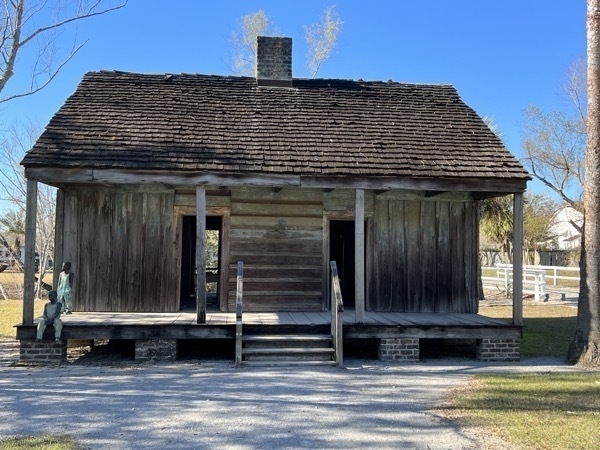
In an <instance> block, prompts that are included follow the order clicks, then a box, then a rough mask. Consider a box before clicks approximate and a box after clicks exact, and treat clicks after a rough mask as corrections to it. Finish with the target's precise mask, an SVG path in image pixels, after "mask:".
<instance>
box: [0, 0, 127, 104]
mask: <svg viewBox="0 0 600 450" xmlns="http://www.w3.org/2000/svg"><path fill="white" fill-rule="evenodd" d="M1 4H2V12H1V13H0V14H1V15H0V55H1V58H0V93H2V92H4V89H5V87H6V86H7V83H8V82H9V80H10V79H11V78H12V77H13V76H15V74H17V75H18V76H19V78H20V79H23V78H24V77H30V83H29V89H26V90H25V91H23V92H17V93H11V94H10V95H5V96H4V95H2V96H0V103H4V102H7V101H9V100H12V99H15V98H19V97H24V96H27V95H32V94H35V93H36V92H38V91H40V90H42V89H44V88H45V87H46V86H48V84H50V82H52V80H53V79H54V78H55V77H56V75H57V74H58V73H59V72H60V70H61V69H62V68H63V67H64V66H65V64H67V63H68V62H69V61H70V60H71V59H72V58H73V56H75V54H76V53H77V52H78V51H79V50H80V49H81V48H82V47H83V46H84V45H85V42H82V43H77V42H75V43H74V44H73V47H72V48H71V49H70V51H69V52H68V53H67V54H66V55H64V56H63V57H62V58H59V57H58V56H57V47H56V45H55V44H56V38H57V33H58V32H60V31H61V30H62V29H64V28H65V27H66V26H68V25H69V24H71V23H73V22H77V21H79V20H82V19H86V18H89V17H94V16H99V15H102V14H106V13H108V12H110V11H114V10H117V9H120V8H122V7H123V6H125V5H126V4H127V0H122V1H120V2H119V3H117V4H114V5H113V6H106V7H105V4H106V2H105V1H103V0H79V1H78V2H72V3H69V2H65V3H64V4H63V2H62V1H59V2H48V1H46V0H39V1H35V0H31V1H28V0H2V3H1ZM46 18H47V19H48V22H45V21H44V20H45V19H46ZM29 46H35V56H34V57H33V58H34V62H33V66H32V67H31V68H30V69H27V70H29V72H28V73H27V74H21V73H18V71H19V70H18V69H19V63H18V56H19V55H21V53H22V52H23V51H24V50H25V49H26V48H27V47H29Z"/></svg>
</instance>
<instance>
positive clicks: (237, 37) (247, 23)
mask: <svg viewBox="0 0 600 450" xmlns="http://www.w3.org/2000/svg"><path fill="white" fill-rule="evenodd" d="M342 23H343V22H342V21H341V20H340V19H339V17H338V14H337V13H336V12H335V9H334V6H330V7H329V8H327V9H326V10H325V14H324V17H323V19H322V21H321V22H317V23H314V24H313V25H311V26H309V27H306V30H305V37H306V42H307V44H308V55H309V61H308V67H309V70H310V74H311V77H313V78H314V77H315V75H316V74H317V72H318V70H319V68H320V67H321V64H323V62H324V61H325V60H327V59H328V58H329V57H330V56H331V52H332V51H333V49H334V48H335V45H336V43H337V39H338V35H339V33H340V31H341V29H342ZM277 34H281V33H279V31H278V30H277V28H276V27H275V26H274V25H273V24H272V23H271V21H270V20H269V16H268V15H267V14H266V13H265V12H264V11H263V10H259V11H257V12H255V13H251V14H247V15H245V16H243V17H242V23H241V30H240V31H238V32H234V33H233V34H232V38H231V45H232V47H233V51H234V55H233V61H232V69H233V72H234V73H236V74H238V75H245V76H255V75H256V46H257V39H256V38H257V37H258V36H275V35H277Z"/></svg>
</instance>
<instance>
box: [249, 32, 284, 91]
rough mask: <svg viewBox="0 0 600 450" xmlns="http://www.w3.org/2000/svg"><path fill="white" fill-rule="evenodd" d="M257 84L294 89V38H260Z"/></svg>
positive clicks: (257, 54)
mask: <svg viewBox="0 0 600 450" xmlns="http://www.w3.org/2000/svg"><path fill="white" fill-rule="evenodd" d="M256 84H258V85H259V86H279V87H292V38H285V37H267V36H258V38H257V48H256Z"/></svg>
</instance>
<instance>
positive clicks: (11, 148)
mask: <svg viewBox="0 0 600 450" xmlns="http://www.w3.org/2000/svg"><path fill="white" fill-rule="evenodd" d="M39 134H40V127H39V126H36V125H35V124H31V123H29V124H27V125H22V126H16V125H15V126H13V127H12V128H10V130H8V132H7V133H5V134H4V138H3V141H2V142H1V144H0V147H1V148H2V151H1V152H0V187H1V188H2V189H3V190H4V192H5V193H6V195H7V197H8V198H9V200H10V201H11V202H12V204H13V205H14V208H15V210H14V212H15V214H16V215H17V216H20V217H24V216H25V209H26V200H27V190H26V186H27V182H26V179H25V172H24V170H23V167H22V166H21V165H20V164H19V162H20V161H21V159H22V158H23V155H24V154H25V152H26V151H27V150H29V149H30V148H31V146H32V145H33V143H34V142H35V141H36V139H37V138H38V136H39ZM55 214H56V190H55V189H54V188H53V187H51V186H48V185H44V184H43V185H40V186H39V189H38V211H37V219H36V228H37V233H36V236H37V238H36V246H35V247H36V252H37V253H38V255H39V271H40V276H39V278H38V289H37V292H38V295H39V293H41V288H42V285H43V278H44V274H45V271H46V268H47V266H48V264H47V262H48V260H49V259H50V258H51V255H52V254H53V252H54V248H53V247H54V220H55ZM16 251H18V249H16Z"/></svg>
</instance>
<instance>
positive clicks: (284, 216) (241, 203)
mask: <svg viewBox="0 0 600 450" xmlns="http://www.w3.org/2000/svg"><path fill="white" fill-rule="evenodd" d="M229 253H230V260H229V263H230V266H229V283H228V284H229V286H228V290H229V296H228V310H230V311H234V310H235V285H236V278H235V274H236V270H235V265H236V264H237V261H240V260H241V261H243V262H244V310H245V311H320V310H321V309H322V305H323V299H322V296H323V295H322V294H323V193H322V192H321V191H320V190H309V189H305V190H300V189H283V190H281V191H276V190H270V189H248V190H246V189H235V190H233V189H232V191H231V229H230V232H229Z"/></svg>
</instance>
